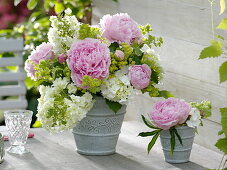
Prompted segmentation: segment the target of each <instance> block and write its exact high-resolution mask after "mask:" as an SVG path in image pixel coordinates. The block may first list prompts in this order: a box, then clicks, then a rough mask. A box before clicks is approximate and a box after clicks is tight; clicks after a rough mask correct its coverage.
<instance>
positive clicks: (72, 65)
mask: <svg viewBox="0 0 227 170" xmlns="http://www.w3.org/2000/svg"><path fill="white" fill-rule="evenodd" d="M50 21H51V28H50V30H49V33H48V40H49V42H44V43H42V44H41V45H39V46H38V47H36V49H34V51H33V52H32V53H31V55H30V56H29V57H28V59H27V61H26V63H25V70H26V71H27V74H28V76H29V77H30V78H31V79H33V80H34V81H35V82H36V85H37V86H39V92H40V95H41V97H40V98H39V100H38V101H39V105H38V114H37V117H38V120H39V121H40V122H41V124H42V125H43V127H44V128H45V129H47V130H49V131H51V132H55V131H63V130H67V129H71V128H73V127H75V126H76V125H77V123H78V122H80V120H81V119H82V118H84V117H85V116H86V114H87V112H88V111H89V110H90V109H91V108H92V107H93V103H94V96H102V97H104V98H105V100H106V103H107V104H108V106H109V107H110V109H112V110H113V111H114V112H115V113H116V112H117V111H118V110H119V109H120V108H121V106H122V105H123V104H127V102H128V100H129V99H130V96H132V95H133V94H137V93H146V92H147V93H149V95H150V96H152V97H156V96H163V95H164V94H165V91H159V89H158V88H156V87H155V85H156V84H158V83H159V81H160V79H161V77H162V68H161V67H160V65H159V63H158V60H159V58H158V55H157V54H156V53H155V52H154V50H153V49H152V47H154V46H155V47H160V46H161V44H162V38H156V37H154V36H152V35H150V32H151V31H152V29H151V27H150V25H146V26H140V25H138V24H137V23H136V22H135V21H134V20H132V19H131V18H130V16H129V15H128V14H116V15H113V16H111V15H105V16H104V17H103V18H102V19H101V20H100V23H99V25H98V26H90V25H87V24H83V23H79V22H78V21H77V19H76V17H75V16H72V15H71V10H70V9H67V10H66V11H64V12H63V13H62V14H61V15H60V16H58V17H56V16H51V17H50Z"/></svg>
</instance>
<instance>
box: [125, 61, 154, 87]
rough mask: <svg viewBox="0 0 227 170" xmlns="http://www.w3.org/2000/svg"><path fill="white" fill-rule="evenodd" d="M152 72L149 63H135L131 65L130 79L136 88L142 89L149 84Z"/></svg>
mask: <svg viewBox="0 0 227 170" xmlns="http://www.w3.org/2000/svg"><path fill="white" fill-rule="evenodd" d="M151 72H152V71H151V69H150V67H149V66H148V65H147V64H143V65H134V66H131V67H129V79H130V81H131V83H132V85H133V86H134V87H135V88H136V89H138V90H141V89H144V88H146V87H147V86H149V83H150V78H151Z"/></svg>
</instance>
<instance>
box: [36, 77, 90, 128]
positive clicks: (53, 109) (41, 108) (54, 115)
mask: <svg viewBox="0 0 227 170" xmlns="http://www.w3.org/2000/svg"><path fill="white" fill-rule="evenodd" d="M66 88H67V89H68V92H69V94H66V93H65V89H66ZM76 90H77V88H76V87H75V85H73V84H69V80H68V79H67V78H63V79H62V78H58V79H56V80H55V81H54V83H53V85H52V86H40V88H39V91H40V94H41V97H40V98H39V99H38V101H39V105H38V114H37V117H38V120H39V121H40V122H41V123H42V125H43V127H44V128H45V129H47V130H48V131H49V132H61V131H64V130H68V129H72V128H73V127H75V126H76V125H77V123H79V122H80V120H81V119H83V118H84V117H85V116H86V114H87V112H88V111H89V110H90V109H91V108H92V107H93V103H94V101H93V99H92V95H91V94H90V93H88V92H86V93H85V94H84V95H82V96H76V95H74V94H71V93H74V92H76Z"/></svg>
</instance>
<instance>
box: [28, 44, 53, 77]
mask: <svg viewBox="0 0 227 170" xmlns="http://www.w3.org/2000/svg"><path fill="white" fill-rule="evenodd" d="M52 49H53V47H52V45H51V44H50V43H42V44H41V45H39V46H37V47H36V49H35V50H33V51H32V53H31V55H30V56H29V57H28V60H27V61H26V62H25V70H26V71H27V74H28V76H29V77H31V78H32V79H35V72H36V70H35V69H34V64H39V61H40V60H48V59H53V58H54V53H53V51H52Z"/></svg>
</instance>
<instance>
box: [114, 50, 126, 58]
mask: <svg viewBox="0 0 227 170" xmlns="http://www.w3.org/2000/svg"><path fill="white" fill-rule="evenodd" d="M115 55H116V56H117V58H119V59H120V60H123V59H124V57H125V54H124V53H123V52H122V51H121V50H116V51H115Z"/></svg>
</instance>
